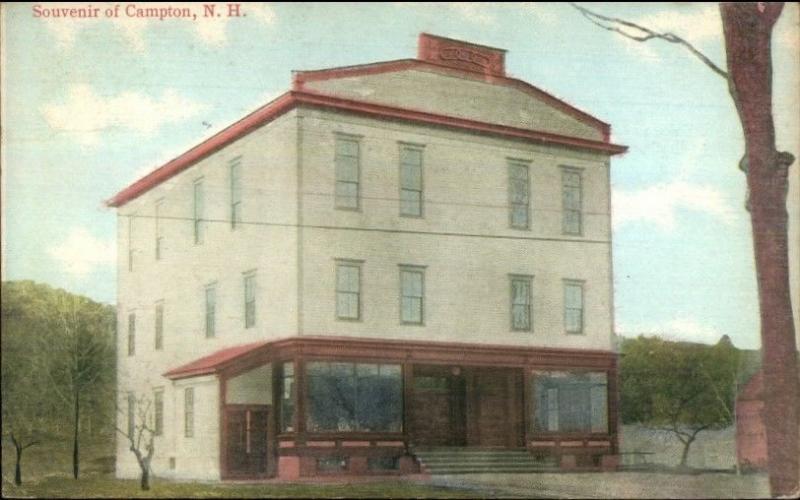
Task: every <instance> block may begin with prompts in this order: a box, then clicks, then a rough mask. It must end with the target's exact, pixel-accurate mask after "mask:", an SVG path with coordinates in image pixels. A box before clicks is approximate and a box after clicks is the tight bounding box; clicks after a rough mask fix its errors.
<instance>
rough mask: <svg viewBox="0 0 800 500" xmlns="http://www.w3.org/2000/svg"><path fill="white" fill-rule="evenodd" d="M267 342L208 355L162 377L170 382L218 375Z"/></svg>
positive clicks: (240, 346)
mask: <svg viewBox="0 0 800 500" xmlns="http://www.w3.org/2000/svg"><path fill="white" fill-rule="evenodd" d="M268 343H269V342H267V341H263V342H254V343H252V344H244V345H238V346H235V347H229V348H227V349H222V350H220V351H217V352H214V353H212V354H209V355H208V356H204V357H202V358H199V359H196V360H194V361H192V362H190V363H186V364H185V365H181V366H179V367H177V368H173V369H172V370H170V371H168V372H166V373H164V374H163V375H164V376H165V377H167V378H168V379H171V380H177V379H181V378H188V377H199V376H201V375H212V374H214V373H218V372H219V371H220V370H222V369H223V368H225V367H226V366H228V365H229V364H231V363H233V362H234V361H235V360H237V359H239V358H241V357H242V356H244V355H246V354H249V353H251V352H253V351H255V350H257V349H259V348H261V347H264V346H265V345H267V344H268Z"/></svg>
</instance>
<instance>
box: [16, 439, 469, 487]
mask: <svg viewBox="0 0 800 500" xmlns="http://www.w3.org/2000/svg"><path fill="white" fill-rule="evenodd" d="M2 452H3V453H2V454H3V490H2V493H3V497H29V498H30V497H33V498H87V497H88V498H181V497H190V498H192V497H193V498H202V497H216V498H474V497H475V494H476V492H475V491H469V490H464V489H456V488H444V487H438V486H433V485H430V484H426V483H423V482H419V481H414V480H404V479H402V478H397V479H395V478H390V479H383V478H380V479H378V478H375V479H374V480H363V479H360V480H358V479H357V480H355V481H353V482H347V480H346V479H342V478H339V479H334V480H332V481H331V482H330V483H327V484H320V483H313V484H311V483H295V484H288V483H278V484H274V483H273V484H231V483H191V482H173V481H167V480H160V479H157V478H156V479H153V480H152V482H151V489H150V491H146V492H145V491H141V489H139V482H138V481H135V480H120V479H115V478H114V446H113V441H112V440H111V439H105V440H98V439H95V440H87V441H86V442H85V443H84V444H83V447H82V452H81V476H80V478H79V479H78V480H75V479H73V478H72V476H71V470H72V458H71V457H72V448H71V443H70V442H69V440H52V439H51V440H47V441H45V442H43V443H42V444H41V445H37V446H34V447H32V448H28V449H27V450H25V452H24V454H23V458H22V485H21V486H19V487H18V486H15V485H14V484H13V478H14V448H13V446H11V445H10V443H7V442H5V441H4V442H3V449H2Z"/></svg>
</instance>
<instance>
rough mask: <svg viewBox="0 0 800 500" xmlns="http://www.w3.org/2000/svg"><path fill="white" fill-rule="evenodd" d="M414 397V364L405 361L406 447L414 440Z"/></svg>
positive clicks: (404, 432) (404, 413)
mask: <svg viewBox="0 0 800 500" xmlns="http://www.w3.org/2000/svg"><path fill="white" fill-rule="evenodd" d="M413 398H414V365H413V364H411V363H403V434H404V435H405V442H406V448H409V447H411V445H412V443H413V441H414V431H413V424H412V422H411V420H412V417H411V404H412V403H411V402H412V400H413Z"/></svg>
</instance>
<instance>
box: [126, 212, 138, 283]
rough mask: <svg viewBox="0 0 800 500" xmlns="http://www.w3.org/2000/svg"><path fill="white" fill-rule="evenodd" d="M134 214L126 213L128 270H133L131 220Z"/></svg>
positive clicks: (134, 216)
mask: <svg viewBox="0 0 800 500" xmlns="http://www.w3.org/2000/svg"><path fill="white" fill-rule="evenodd" d="M135 219H136V214H130V215H128V271H129V272H130V271H133V253H134V249H133V221H134V220H135Z"/></svg>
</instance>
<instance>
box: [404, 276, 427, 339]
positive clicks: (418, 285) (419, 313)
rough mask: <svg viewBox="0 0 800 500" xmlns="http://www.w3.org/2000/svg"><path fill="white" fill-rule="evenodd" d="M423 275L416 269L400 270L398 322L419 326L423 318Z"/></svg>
mask: <svg viewBox="0 0 800 500" xmlns="http://www.w3.org/2000/svg"><path fill="white" fill-rule="evenodd" d="M424 282H425V273H424V270H423V269H421V268H418V267H401V268H400V322H401V323H406V324H412V325H421V324H422V322H423V318H424V307H425V306H424V300H425V295H424V294H425V290H424V287H425V283H424Z"/></svg>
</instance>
